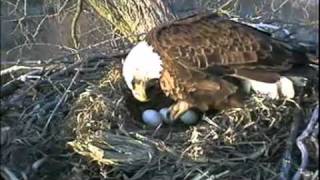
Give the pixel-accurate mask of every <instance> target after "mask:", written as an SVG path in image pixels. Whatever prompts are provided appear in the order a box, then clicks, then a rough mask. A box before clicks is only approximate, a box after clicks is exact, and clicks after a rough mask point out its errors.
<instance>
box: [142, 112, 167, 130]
mask: <svg viewBox="0 0 320 180" xmlns="http://www.w3.org/2000/svg"><path fill="white" fill-rule="evenodd" d="M142 120H143V122H145V123H146V124H148V125H149V126H153V127H156V126H158V125H159V124H160V123H161V122H162V117H161V114H160V113H159V112H157V111H156V110H153V109H147V110H145V111H144V112H143V113H142Z"/></svg>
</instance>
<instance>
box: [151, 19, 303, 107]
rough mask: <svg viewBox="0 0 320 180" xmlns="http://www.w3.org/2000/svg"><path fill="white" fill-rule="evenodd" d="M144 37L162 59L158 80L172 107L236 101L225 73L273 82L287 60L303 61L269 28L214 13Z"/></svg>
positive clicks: (224, 104)
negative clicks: (267, 29)
mask: <svg viewBox="0 0 320 180" xmlns="http://www.w3.org/2000/svg"><path fill="white" fill-rule="evenodd" d="M146 41H147V42H148V44H150V45H151V46H152V47H153V48H154V51H156V53H158V54H159V55H160V57H161V60H162V61H163V71H162V73H161V78H160V85H161V88H162V90H163V91H164V92H165V94H166V95H168V96H170V97H171V98H172V99H174V100H175V101H177V108H181V106H184V107H182V108H191V107H195V108H198V109H200V110H201V111H206V110H208V109H218V110H219V109H224V108H226V107H233V106H238V105H240V104H241V102H240V101H239V93H238V92H239V87H238V86H237V85H236V84H234V83H233V82H232V81H229V78H230V77H232V78H234V77H235V78H239V79H246V78H248V79H253V80H257V81H262V82H267V83H275V82H277V81H278V80H279V78H280V75H281V74H282V73H285V72H286V71H288V70H290V69H291V68H293V66H296V65H299V66H300V65H306V64H308V63H309V60H308V58H307V56H306V55H305V54H304V53H301V52H297V51H293V50H291V49H290V46H289V45H287V44H285V43H283V42H280V41H277V40H275V39H273V38H271V36H270V35H269V34H267V33H264V32H261V31H259V30H256V29H254V28H252V27H249V26H247V25H243V24H240V23H237V22H234V21H231V20H228V19H226V18H224V17H219V16H217V15H215V14H211V15H203V16H194V17H189V18H186V19H182V20H178V21H175V22H171V23H168V24H165V25H163V26H160V27H156V28H154V29H153V30H151V31H150V32H149V34H148V35H147V39H146ZM179 103H180V104H179Z"/></svg>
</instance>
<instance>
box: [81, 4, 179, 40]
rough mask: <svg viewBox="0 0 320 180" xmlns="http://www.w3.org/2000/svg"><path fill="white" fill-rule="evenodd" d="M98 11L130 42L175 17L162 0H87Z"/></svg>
mask: <svg viewBox="0 0 320 180" xmlns="http://www.w3.org/2000/svg"><path fill="white" fill-rule="evenodd" d="M87 3H88V4H89V5H91V6H92V7H93V8H94V9H95V10H96V12H97V13H98V14H99V15H100V16H101V17H102V18H103V19H105V20H106V21H107V22H109V23H111V24H112V25H113V26H114V29H115V30H116V32H117V33H119V34H121V35H122V36H125V37H126V38H127V39H128V40H129V41H130V42H132V43H134V42H136V41H138V40H139V35H141V34H143V33H146V32H148V31H149V30H151V29H152V28H153V27H155V26H157V25H159V24H161V23H163V22H167V21H169V20H171V19H173V18H174V15H173V13H172V12H171V10H170V9H169V8H168V5H167V4H165V2H164V1H162V0H87Z"/></svg>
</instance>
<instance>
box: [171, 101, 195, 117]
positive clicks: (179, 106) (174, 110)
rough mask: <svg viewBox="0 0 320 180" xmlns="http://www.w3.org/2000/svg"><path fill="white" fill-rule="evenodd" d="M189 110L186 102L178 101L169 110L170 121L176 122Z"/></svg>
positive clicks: (189, 106)
mask: <svg viewBox="0 0 320 180" xmlns="http://www.w3.org/2000/svg"><path fill="white" fill-rule="evenodd" d="M190 108H191V105H190V104H189V103H187V102H184V101H180V102H178V103H176V104H174V105H172V106H171V107H170V108H169V115H170V119H172V120H177V119H178V118H179V117H180V116H181V115H182V114H183V113H184V112H186V111H187V110H188V109H190Z"/></svg>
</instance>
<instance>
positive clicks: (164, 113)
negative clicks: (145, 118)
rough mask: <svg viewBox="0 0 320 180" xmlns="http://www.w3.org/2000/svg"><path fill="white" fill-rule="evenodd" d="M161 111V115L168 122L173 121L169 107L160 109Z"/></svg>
mask: <svg viewBox="0 0 320 180" xmlns="http://www.w3.org/2000/svg"><path fill="white" fill-rule="evenodd" d="M159 113H160V114H161V117H162V119H163V121H164V122H165V123H166V124H172V123H173V120H172V119H171V118H170V111H169V108H162V109H160V111H159Z"/></svg>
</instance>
